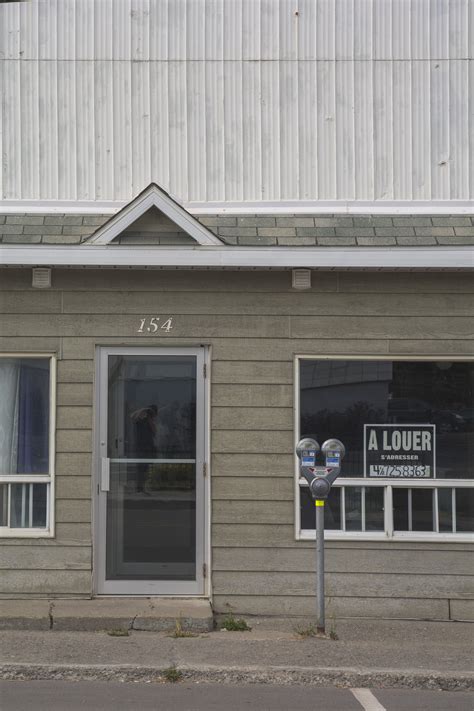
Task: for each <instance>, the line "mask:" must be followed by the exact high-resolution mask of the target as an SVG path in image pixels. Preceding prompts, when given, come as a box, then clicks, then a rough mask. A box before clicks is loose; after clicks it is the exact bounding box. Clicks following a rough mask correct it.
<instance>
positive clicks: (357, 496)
mask: <svg viewBox="0 0 474 711" xmlns="http://www.w3.org/2000/svg"><path fill="white" fill-rule="evenodd" d="M300 501H301V528H302V529H303V530H311V531H314V527H315V506H314V501H313V500H312V499H311V496H310V494H309V489H308V487H307V486H301V487H300ZM383 501H384V495H383V487H381V486H377V487H375V486H374V487H366V486H337V485H336V486H333V487H332V489H331V492H330V494H329V498H328V500H327V501H326V505H325V506H324V528H325V529H326V530H328V531H341V530H346V531H383V529H384V508H383V507H384V504H383ZM343 511H344V517H343V515H342V512H343ZM343 522H345V527H344V524H343Z"/></svg>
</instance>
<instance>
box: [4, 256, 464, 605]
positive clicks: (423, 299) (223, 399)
mask: <svg viewBox="0 0 474 711" xmlns="http://www.w3.org/2000/svg"><path fill="white" fill-rule="evenodd" d="M52 282H53V286H52V289H50V290H47V291H39V290H34V289H32V288H31V270H29V269H24V270H3V271H2V278H1V280H0V310H1V311H2V313H3V315H2V327H1V330H0V352H1V353H9V352H16V353H18V352H24V353H28V352H46V353H56V354H57V356H58V359H59V360H58V377H57V381H58V384H57V432H56V450H57V453H56V473H57V474H56V502H55V509H56V511H55V513H56V537H55V538H54V539H36V540H28V539H3V540H2V541H1V542H0V596H2V597H15V598H19V597H35V596H38V597H46V596H53V597H54V596H57V597H64V596H77V595H80V596H85V597H86V596H89V595H90V594H91V591H92V575H91V572H92V563H91V560H92V555H91V551H92V536H91V509H92V506H91V499H92V479H91V468H92V440H93V429H92V428H93V416H94V398H93V392H94V390H93V381H94V370H95V363H94V354H95V347H96V346H97V345H129V346H133V345H139V346H142V347H143V346H145V345H149V346H155V347H156V346H181V347H182V346H196V345H199V344H208V345H210V346H211V349H212V350H211V356H212V363H211V372H210V378H211V481H212V511H211V518H212V531H211V537H212V552H213V560H212V586H213V602H214V608H215V610H216V611H217V612H226V611H228V610H229V605H230V606H231V607H232V609H233V610H234V611H235V612H236V613H247V614H275V615H301V614H305V615H306V614H308V615H309V614H311V613H313V611H314V597H313V590H314V576H313V574H312V573H311V572H308V571H311V570H312V569H313V567H314V552H313V550H314V543H311V542H308V541H296V540H295V537H294V502H293V498H294V489H293V455H292V449H293V437H294V435H293V429H294V412H293V400H294V383H293V359H294V355H295V354H299V355H347V356H348V357H350V356H353V355H359V356H360V355H367V356H375V357H377V356H378V357H380V356H391V355H402V356H413V355H417V356H446V355H448V356H466V357H469V356H472V355H473V353H474V345H473V339H472V336H473V331H472V318H471V316H472V311H473V299H474V297H473V292H474V283H473V281H472V278H471V276H470V275H467V274H430V273H416V274H415V273H412V274H389V273H383V274H381V273H350V272H346V273H342V272H341V273H323V272H321V273H314V274H313V288H312V289H311V290H310V291H305V292H297V291H294V290H292V289H291V274H290V273H289V272H255V273H251V274H248V273H244V272H225V273H219V272H192V271H187V272H186V271H163V272H161V271H146V272H139V271H127V272H125V271H112V270H63V271H61V270H53V274H52ZM155 314H156V315H162V316H166V317H170V316H172V317H173V322H174V328H173V330H172V331H170V332H169V333H165V332H161V333H159V335H157V336H153V335H148V334H143V335H138V334H137V330H138V327H139V324H140V318H141V317H142V316H145V315H155ZM334 333H337V334H338V335H340V337H338V338H334V337H333V336H332V335H331V334H334ZM270 483H271V486H270ZM270 491H271V497H272V498H271V500H270V498H269V492H270ZM327 548H328V552H327V571H328V577H327V594H328V615H331V614H332V615H334V616H346V615H349V616H351V615H353V616H359V615H362V616H377V617H415V618H424V617H428V618H438V619H449V618H450V617H451V618H453V619H468V618H469V617H472V615H473V611H472V605H473V603H472V598H474V595H473V576H472V573H473V566H472V549H473V548H474V545H469V544H462V543H454V542H453V543H441V542H440V543H436V542H432V543H414V542H406V543H405V542H403V543H402V542H400V541H397V542H388V541H387V542H380V543H379V542H367V541H365V542H355V541H332V542H328V544H327Z"/></svg>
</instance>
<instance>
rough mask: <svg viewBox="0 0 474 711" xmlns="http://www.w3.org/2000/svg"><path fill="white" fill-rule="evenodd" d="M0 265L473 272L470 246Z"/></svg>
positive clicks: (22, 259) (100, 257)
mask: <svg viewBox="0 0 474 711" xmlns="http://www.w3.org/2000/svg"><path fill="white" fill-rule="evenodd" d="M0 266H8V267H15V266H16V267H19V266H23V267H31V266H50V267H63V268H75V267H92V268H98V267H105V268H119V269H120V268H121V269H129V268H139V269H159V268H165V269H166V268H168V269H169V268H171V269H193V268H194V269H295V268H306V269H373V270H379V269H401V270H411V269H414V270H417V269H421V270H427V269H428V270H429V269H432V270H438V271H445V270H455V271H464V270H471V269H473V268H474V253H473V250H472V247H434V248H433V247H406V248H405V247H395V248H391V247H378V248H369V247H351V248H341V247H335V248H329V247H311V248H307V247H250V248H247V247H231V246H228V245H220V246H212V247H174V248H172V249H170V248H167V247H155V248H153V249H150V248H149V247H125V246H113V247H110V246H108V247H104V246H86V245H81V246H77V247H76V246H74V247H72V246H64V245H59V246H54V247H53V246H46V245H45V246H43V245H21V246H19V245H14V246H13V245H0Z"/></svg>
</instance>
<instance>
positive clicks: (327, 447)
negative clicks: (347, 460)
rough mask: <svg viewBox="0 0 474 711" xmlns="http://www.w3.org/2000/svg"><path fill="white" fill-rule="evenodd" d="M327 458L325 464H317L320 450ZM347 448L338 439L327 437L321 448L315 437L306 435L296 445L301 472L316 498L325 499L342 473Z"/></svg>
mask: <svg viewBox="0 0 474 711" xmlns="http://www.w3.org/2000/svg"><path fill="white" fill-rule="evenodd" d="M320 449H321V452H322V454H323V456H324V459H325V466H323V467H318V466H316V457H317V454H318V452H319V451H320ZM345 453H346V448H345V447H344V445H343V444H342V442H340V441H339V440H338V439H327V440H326V441H325V442H324V444H323V446H322V447H321V448H320V447H319V444H318V443H317V442H316V440H315V439H311V438H309V437H305V438H303V439H301V440H300V441H299V442H298V444H297V445H296V454H297V456H298V458H299V460H300V474H301V476H303V477H304V478H305V479H306V481H307V482H308V486H309V491H310V494H311V496H312V497H313V499H314V500H316V499H320V500H325V499H327V498H328V496H329V492H330V491H331V486H332V485H333V484H334V482H335V481H336V479H337V477H338V476H339V474H340V473H341V461H342V459H343V457H344V454H345Z"/></svg>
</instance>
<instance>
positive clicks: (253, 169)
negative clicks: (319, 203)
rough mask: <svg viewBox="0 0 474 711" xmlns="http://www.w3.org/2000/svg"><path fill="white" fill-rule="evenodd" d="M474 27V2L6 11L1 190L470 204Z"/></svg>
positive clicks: (250, 1) (83, 2) (187, 1)
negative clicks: (156, 187) (161, 191)
mask: <svg viewBox="0 0 474 711" xmlns="http://www.w3.org/2000/svg"><path fill="white" fill-rule="evenodd" d="M473 28H474V1H473V0H41V2H35V1H34V0H33V2H30V3H7V4H1V5H0V59H1V61H0V82H1V92H2V105H1V113H0V144H1V146H0V147H1V155H2V169H1V172H0V191H1V192H0V195H1V197H2V198H3V199H4V200H20V199H23V200H40V199H41V200H45V199H48V200H109V201H110V200H111V201H123V200H128V199H130V198H131V197H132V196H133V195H135V194H136V193H137V192H138V191H139V190H141V189H142V188H143V187H145V186H146V185H147V184H148V183H149V182H150V181H152V180H153V181H156V182H157V183H159V184H160V185H162V186H163V187H164V188H165V189H167V190H170V191H171V192H172V193H173V194H175V195H177V196H178V197H179V198H180V199H181V200H183V201H185V202H192V201H197V202H204V201H212V202H233V201H287V200H324V201H326V200H340V201H350V200H368V201H377V200H381V201H383V200H401V201H403V200H407V201H411V200H433V201H434V200H468V199H469V198H472V197H473V192H474V188H473V186H474V158H473V146H472V140H473V139H472V136H473V128H474V126H473V121H474V119H473V115H474V112H473V111H472V98H471V100H470V103H469V101H468V94H469V85H470V84H471V92H472V77H473V68H472V49H473V47H474V29H473ZM471 97H472V93H471ZM470 141H471V143H470Z"/></svg>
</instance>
